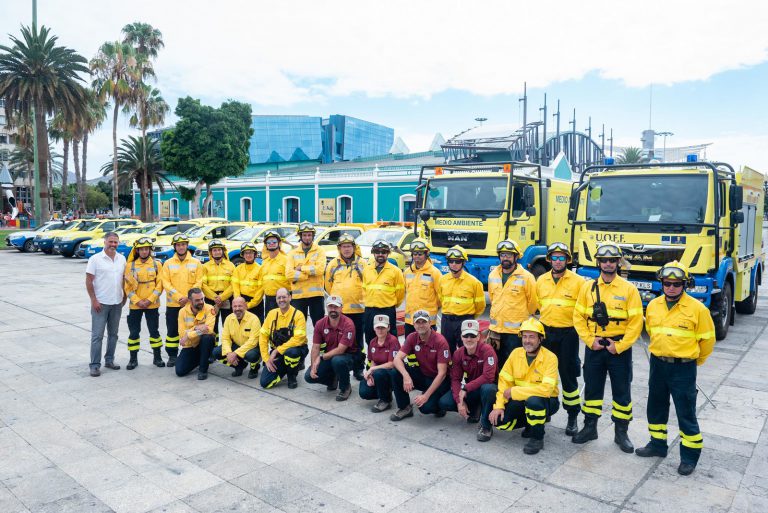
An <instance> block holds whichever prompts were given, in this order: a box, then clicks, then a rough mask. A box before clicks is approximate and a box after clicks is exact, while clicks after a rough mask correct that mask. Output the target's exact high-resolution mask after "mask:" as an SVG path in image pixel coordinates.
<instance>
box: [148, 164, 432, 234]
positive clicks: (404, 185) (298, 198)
mask: <svg viewBox="0 0 768 513" xmlns="http://www.w3.org/2000/svg"><path fill="white" fill-rule="evenodd" d="M443 162H445V158H444V156H443V153H442V152H440V151H430V152H423V153H412V154H407V155H392V154H389V155H382V156H379V157H368V158H364V159H358V160H353V161H346V162H334V163H329V164H319V163H314V162H313V163H312V164H311V165H304V166H301V165H298V166H297V165H295V164H294V165H293V166H285V165H278V164H273V165H269V164H258V165H250V166H248V169H247V170H246V173H245V175H244V176H242V177H238V178H227V179H224V180H222V181H221V182H220V183H218V184H216V185H214V186H213V188H212V195H213V200H212V202H211V207H210V209H209V211H208V212H207V213H205V212H202V205H203V201H204V200H205V191H203V194H202V195H201V198H200V206H201V207H200V209H201V215H208V216H214V217H226V218H227V219H229V220H230V221H273V222H298V221H303V220H309V221H313V222H323V221H326V222H330V220H327V219H323V218H322V216H321V215H320V206H321V205H323V207H324V208H325V211H326V212H329V214H328V215H331V214H332V215H333V216H334V218H335V219H334V222H350V223H371V222H376V221H410V220H412V219H411V217H410V212H411V210H412V209H413V208H414V206H415V200H416V192H415V188H416V186H417V185H418V180H419V174H420V172H421V168H422V166H434V165H439V164H441V163H443ZM174 185H184V186H186V187H193V185H194V184H191V183H189V182H184V181H178V182H174ZM154 194H155V198H154V206H155V215H156V216H161V208H162V209H163V210H162V216H165V215H166V213H167V215H169V216H171V217H181V218H188V217H189V216H190V213H191V211H192V208H191V204H190V202H187V201H182V200H181V197H180V195H179V193H178V192H177V191H176V190H174V189H173V188H167V190H166V192H165V193H159V192H158V191H155V193H154ZM140 201H141V199H140V196H139V193H138V190H135V191H134V207H135V209H136V211H137V212H138V211H139V209H140ZM166 202H167V203H166ZM329 208H330V210H329Z"/></svg>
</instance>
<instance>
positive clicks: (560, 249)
mask: <svg viewBox="0 0 768 513" xmlns="http://www.w3.org/2000/svg"><path fill="white" fill-rule="evenodd" d="M552 253H565V261H566V262H570V261H571V260H573V256H572V255H571V250H570V249H569V248H568V244H566V243H564V242H555V243H552V244H550V245H549V247H548V248H547V260H549V257H550V256H551V255H552Z"/></svg>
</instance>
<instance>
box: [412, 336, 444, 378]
mask: <svg viewBox="0 0 768 513" xmlns="http://www.w3.org/2000/svg"><path fill="white" fill-rule="evenodd" d="M400 350H401V351H402V352H403V353H405V354H408V355H410V354H412V355H415V356H416V361H417V362H419V370H420V371H421V373H422V374H424V375H425V376H426V377H428V378H434V377H435V376H437V364H438V363H445V364H447V363H448V362H449V361H450V359H451V349H450V347H449V346H448V341H447V340H445V337H444V336H442V335H441V334H440V333H435V332H434V331H432V330H430V333H429V339H428V340H427V341H426V342H424V341H422V340H421V339H420V338H419V334H418V333H416V332H414V333H411V334H410V335H408V337H407V338H406V339H405V344H403V347H402V348H401V349H400Z"/></svg>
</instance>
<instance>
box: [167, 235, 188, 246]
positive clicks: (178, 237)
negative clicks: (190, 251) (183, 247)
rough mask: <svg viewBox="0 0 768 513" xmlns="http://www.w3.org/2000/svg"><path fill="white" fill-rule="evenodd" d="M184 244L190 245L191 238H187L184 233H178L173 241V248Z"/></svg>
mask: <svg viewBox="0 0 768 513" xmlns="http://www.w3.org/2000/svg"><path fill="white" fill-rule="evenodd" d="M182 242H186V243H187V244H189V237H187V236H186V235H184V234H183V233H177V234H175V235H174V236H173V238H172V239H171V245H173V246H175V245H176V244H181V243H182Z"/></svg>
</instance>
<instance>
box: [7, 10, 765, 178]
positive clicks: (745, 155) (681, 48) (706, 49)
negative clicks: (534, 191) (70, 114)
mask: <svg viewBox="0 0 768 513" xmlns="http://www.w3.org/2000/svg"><path fill="white" fill-rule="evenodd" d="M38 4H39V5H38V10H39V20H40V23H42V24H46V25H49V26H50V27H51V28H52V29H53V31H54V32H55V33H56V34H58V35H59V36H60V43H61V44H64V45H67V46H70V47H73V48H75V49H76V50H78V51H79V52H80V53H82V54H83V55H84V56H85V57H87V58H89V59H90V58H91V57H92V56H93V55H94V54H95V52H96V50H97V48H98V46H99V45H100V44H101V43H102V42H104V41H107V40H114V39H117V38H119V37H120V29H121V28H122V27H123V26H124V25H125V24H127V23H130V22H133V21H137V20H141V21H145V22H148V23H151V24H152V25H154V26H156V27H157V28H159V29H160V30H161V31H162V32H163V35H164V38H165V42H166V48H165V49H164V50H162V52H161V54H160V57H159V59H158V61H157V63H156V70H157V75H158V81H157V83H156V86H157V87H158V88H159V89H160V90H161V91H162V93H163V96H164V97H165V98H166V100H167V101H168V102H169V103H170V104H171V106H172V107H175V105H176V101H177V99H178V98H179V97H181V96H186V95H187V94H189V95H192V96H194V97H198V98H201V99H202V100H203V102H205V103H211V104H218V103H220V102H221V101H223V100H225V99H227V98H234V99H238V100H242V101H247V102H249V103H251V105H252V106H253V111H254V113H258V114H308V115H329V114H336V113H338V114H348V115H352V116H356V117H360V118H363V119H367V120H370V121H375V122H379V123H382V124H385V125H388V126H392V127H394V128H395V130H396V135H398V136H400V137H402V139H403V140H404V141H405V142H406V144H407V145H408V146H409V147H410V149H411V150H412V151H420V150H424V149H426V148H427V147H428V145H429V143H430V141H431V140H432V137H433V136H434V134H435V133H436V132H440V133H442V134H443V136H444V137H446V138H449V137H450V136H452V135H454V134H455V133H457V132H459V131H461V130H464V129H466V128H468V127H470V126H472V125H474V124H475V121H474V118H476V117H478V116H482V117H486V118H488V121H487V122H486V123H487V124H489V125H490V124H504V125H516V124H518V123H520V122H521V121H522V114H521V111H520V108H521V104H520V103H519V102H518V98H519V96H520V94H521V92H522V86H523V82H524V81H527V82H528V96H529V119H535V120H537V119H539V118H540V114H539V111H538V108H539V106H540V105H541V103H542V101H543V95H544V93H545V92H546V93H547V95H548V104H549V109H550V113H551V112H553V111H554V106H555V103H556V101H557V99H560V101H561V112H562V123H561V127H562V129H563V130H565V129H567V128H568V124H567V122H568V121H569V120H570V119H571V115H572V112H573V108H574V107H575V108H576V116H577V128H578V129H579V130H584V129H585V128H586V126H587V121H588V120H587V118H588V116H590V115H591V116H592V123H593V129H594V134H595V135H597V133H599V130H600V126H601V124H603V123H605V126H606V131H607V130H609V129H610V128H613V129H614V136H615V142H616V144H617V145H621V146H627V145H634V146H640V133H641V131H642V130H644V129H646V128H648V115H649V88H650V85H651V84H653V128H654V129H655V130H657V131H669V132H673V133H674V134H675V135H674V136H672V137H669V138H668V139H667V145H668V146H669V147H672V146H678V145H687V144H697V143H713V144H712V146H711V147H710V148H709V150H708V152H707V155H708V157H710V158H711V159H719V160H725V161H727V162H730V163H731V164H734V165H742V164H748V165H751V166H753V167H755V168H757V169H761V170H763V171H764V172H766V173H768V157H767V156H766V154H765V148H767V147H768V99H766V97H765V94H764V91H765V89H766V84H767V83H768V31H766V30H765V27H767V26H768V4H763V3H755V2H748V1H739V0H735V1H731V2H727V3H726V2H720V1H708V2H693V1H690V0H679V1H676V2H663V1H658V0H647V1H644V2H632V1H628V2H620V3H617V2H609V1H605V0H597V1H592V2H588V3H586V4H585V3H577V2H565V1H558V0H551V1H550V2H546V3H544V2H542V3H536V4H531V5H526V4H520V3H518V2H501V1H495V0H489V1H484V2H474V3H468V2H460V1H458V0H444V1H441V2H438V1H433V0H422V1H420V2H416V3H414V2H407V1H405V0H390V1H388V2H380V3H373V2H359V1H356V2H354V1H350V0H339V1H338V2H334V4H333V8H332V9H331V8H329V7H328V6H327V5H323V3H322V2H311V1H303V0H295V1H285V2H280V3H275V2H266V1H246V0H228V1H226V2H219V3H218V4H212V3H211V2H209V1H202V0H187V1H183V2H182V1H180V0H164V1H162V2H157V1H151V0H135V1H133V2H131V3H130V4H127V3H126V4H118V3H114V2H103V1H98V0H79V1H78V2H76V3H72V2H71V1H63V0H39V2H38ZM30 5H31V0H15V1H14V2H12V3H10V5H4V6H3V17H2V19H0V44H7V43H8V42H9V40H8V37H7V34H9V33H13V34H18V31H19V27H20V25H21V24H22V23H28V20H29V16H30V9H31V7H30ZM172 121H173V118H172V117H171V118H169V120H168V123H172ZM552 122H553V119H552V118H551V117H550V119H549V120H548V123H552ZM132 133H133V132H132V131H131V130H130V129H129V128H128V127H127V123H126V121H125V119H120V120H119V133H118V137H125V136H127V135H129V134H132ZM661 145H662V141H661V138H659V139H658V140H657V147H661ZM89 155H90V158H89V164H88V168H89V170H90V173H89V174H90V175H91V176H93V175H95V173H97V170H98V168H99V167H100V166H101V164H102V163H103V162H105V161H107V160H108V159H109V158H110V155H111V123H110V122H107V123H105V126H104V128H102V129H101V130H100V131H99V132H97V133H96V134H94V136H92V138H91V146H90V150H89Z"/></svg>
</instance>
